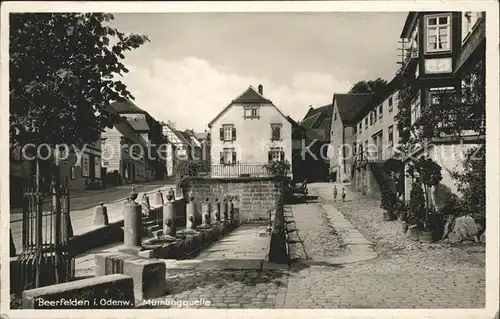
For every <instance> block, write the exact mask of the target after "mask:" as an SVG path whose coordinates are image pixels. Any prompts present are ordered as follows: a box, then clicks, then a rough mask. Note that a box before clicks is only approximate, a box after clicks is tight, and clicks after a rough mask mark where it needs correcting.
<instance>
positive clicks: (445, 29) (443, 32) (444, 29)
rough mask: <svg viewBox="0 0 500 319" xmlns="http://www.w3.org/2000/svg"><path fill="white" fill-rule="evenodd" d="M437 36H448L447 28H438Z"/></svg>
mask: <svg viewBox="0 0 500 319" xmlns="http://www.w3.org/2000/svg"><path fill="white" fill-rule="evenodd" d="M439 34H440V35H443V34H448V27H445V28H439Z"/></svg>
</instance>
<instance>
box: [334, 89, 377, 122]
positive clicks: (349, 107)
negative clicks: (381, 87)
mask: <svg viewBox="0 0 500 319" xmlns="http://www.w3.org/2000/svg"><path fill="white" fill-rule="evenodd" d="M372 96H373V94H372V93H345V94H338V93H336V94H334V95H333V100H334V102H336V103H337V107H338V112H339V115H340V118H341V119H342V122H344V123H349V122H351V121H353V120H354V118H355V117H356V115H357V114H358V113H359V112H360V111H361V110H362V109H363V107H364V106H365V105H366V103H368V101H369V100H370V98H371V97H372Z"/></svg>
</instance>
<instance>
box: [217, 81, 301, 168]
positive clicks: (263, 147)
mask: <svg viewBox="0 0 500 319" xmlns="http://www.w3.org/2000/svg"><path fill="white" fill-rule="evenodd" d="M208 126H209V128H210V130H211V132H210V135H211V136H212V139H211V151H212V152H211V153H212V154H211V158H212V165H211V175H212V176H229V177H230V176H259V175H265V174H266V171H265V169H264V168H263V167H262V166H263V165H265V164H266V163H269V162H270V161H288V162H289V163H291V160H292V123H291V122H290V121H289V119H288V117H287V116H286V115H284V114H283V113H282V112H281V111H280V110H279V109H278V108H277V107H276V106H275V105H274V104H273V103H272V101H271V100H269V99H267V98H265V97H264V96H263V87H262V86H261V85H259V90H258V91H257V90H255V89H254V88H253V87H252V86H250V87H249V88H248V89H247V90H245V91H244V92H243V93H242V94H241V95H240V96H238V97H237V98H236V99H234V100H233V101H232V102H231V103H230V104H229V105H228V106H227V107H226V108H224V109H223V110H222V111H221V112H220V113H219V114H218V115H217V116H216V117H215V118H214V119H213V120H212V121H211V122H210V123H209V125H208ZM291 174H292V172H290V175H291Z"/></svg>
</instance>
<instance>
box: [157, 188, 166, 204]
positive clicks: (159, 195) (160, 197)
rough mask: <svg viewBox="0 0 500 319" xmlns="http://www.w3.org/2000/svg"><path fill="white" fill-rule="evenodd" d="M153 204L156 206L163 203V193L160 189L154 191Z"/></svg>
mask: <svg viewBox="0 0 500 319" xmlns="http://www.w3.org/2000/svg"><path fill="white" fill-rule="evenodd" d="M155 204H156V205H157V206H163V204H164V202H163V194H162V193H161V190H158V192H157V193H156V198H155Z"/></svg>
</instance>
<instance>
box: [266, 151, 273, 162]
mask: <svg viewBox="0 0 500 319" xmlns="http://www.w3.org/2000/svg"><path fill="white" fill-rule="evenodd" d="M267 160H268V161H269V162H271V161H272V160H273V153H272V152H271V151H268V152H267Z"/></svg>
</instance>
